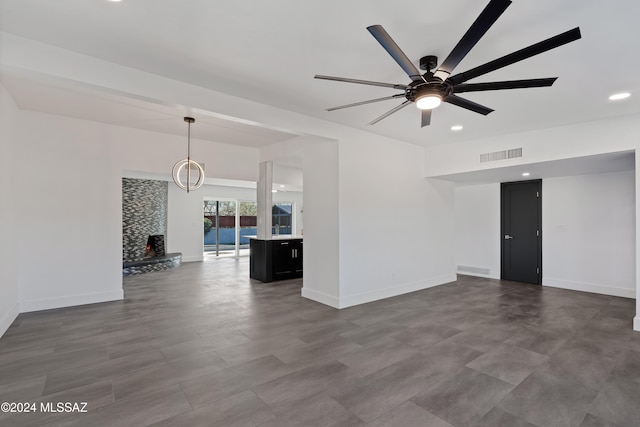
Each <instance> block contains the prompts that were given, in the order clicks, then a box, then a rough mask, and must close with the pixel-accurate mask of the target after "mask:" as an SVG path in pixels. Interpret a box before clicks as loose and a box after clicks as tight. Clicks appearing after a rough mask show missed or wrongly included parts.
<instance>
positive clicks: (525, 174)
mask: <svg viewBox="0 0 640 427" xmlns="http://www.w3.org/2000/svg"><path fill="white" fill-rule="evenodd" d="M529 175H531V174H530V173H529V172H522V176H529Z"/></svg>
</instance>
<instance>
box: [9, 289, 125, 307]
mask: <svg viewBox="0 0 640 427" xmlns="http://www.w3.org/2000/svg"><path fill="white" fill-rule="evenodd" d="M123 298H124V292H123V290H122V289H118V290H116V291H111V292H99V293H95V294H84V295H70V296H66V297H57V298H44V299H37V300H36V299H34V300H27V301H22V302H20V312H21V313H28V312H31V311H40V310H51V309H54V308H63V307H72V306H75V305H84V304H96V303H99V302H107V301H117V300H121V299H123Z"/></svg>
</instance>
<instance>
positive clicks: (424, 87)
mask: <svg viewBox="0 0 640 427" xmlns="http://www.w3.org/2000/svg"><path fill="white" fill-rule="evenodd" d="M510 4H511V0H491V1H490V2H489V4H488V5H487V6H486V7H485V9H484V10H483V11H482V13H480V15H479V16H478V18H477V19H476V20H475V22H474V23H473V24H472V25H471V27H470V28H469V29H468V30H467V32H466V33H465V34H464V36H462V39H460V41H459V42H458V44H457V45H456V46H455V47H454V48H453V50H452V51H451V53H450V54H449V56H447V58H446V59H445V60H444V62H443V63H442V64H440V66H439V67H438V68H437V69H436V65H437V63H438V58H437V57H436V56H433V55H429V56H425V57H423V58H421V59H420V68H421V69H422V70H424V71H426V72H425V73H424V74H421V72H420V71H418V69H417V68H416V66H415V65H414V64H413V63H412V62H411V60H410V59H409V58H408V57H407V55H405V53H404V52H403V51H402V49H400V47H399V46H398V45H397V44H396V42H395V41H393V39H392V38H391V36H390V35H389V34H388V33H387V32H386V31H385V29H384V28H382V26H381V25H372V26H370V27H367V30H369V32H370V33H371V35H373V37H375V39H376V40H377V41H378V43H380V44H381V45H382V47H383V48H384V49H385V50H386V51H387V52H388V53H389V55H391V57H392V58H393V59H394V60H395V61H396V62H397V63H398V65H400V67H401V68H402V69H403V70H404V72H405V73H407V75H408V76H409V78H410V79H411V83H409V84H392V83H383V82H375V81H369V80H358V79H347V78H342V77H333V76H323V75H316V76H315V78H316V79H322V80H334V81H339V82H346V83H358V84H364V85H370V86H381V87H388V88H391V89H399V90H403V91H404V92H403V93H398V94H395V95H391V96H386V97H383V98H376V99H371V100H367V101H361V102H356V103H353V104H347V105H341V106H339V107H333V108H329V109H327V111H335V110H340V109H342V108H349V107H356V106H358V105H364V104H370V103H373V102H379V101H386V100H389V99H395V98H403V97H404V98H406V100H405V101H404V102H403V103H402V104H400V105H398V106H397V107H395V108H393V109H392V110H390V111H388V112H386V113H384V114H383V115H381V116H380V117H378V118H376V119H374V120H373V121H372V122H370V123H369V124H370V125H373V124H376V123H378V122H379V121H380V120H382V119H384V118H386V117H389V116H390V115H391V114H393V113H395V112H397V111H399V110H401V109H402V108H404V107H406V106H407V105H409V104H411V103H412V102H414V103H415V104H416V106H417V107H418V108H419V109H420V110H422V127H424V126H428V125H429V124H430V123H431V110H432V109H434V108H436V107H437V106H439V105H440V103H442V102H448V103H449V104H453V105H457V106H458V107H462V108H466V109H467V110H471V111H474V112H476V113H479V114H483V115H485V116H486V115H487V114H489V113H490V112H492V111H493V110H492V109H491V108H488V107H485V106H484V105H480V104H477V103H475V102H472V101H469V100H468V99H465V98H461V97H459V96H458V95H457V94H458V93H463V92H481V91H487V90H502V89H523V88H531V87H545V86H551V85H552V84H553V83H554V82H555V81H556V79H557V77H549V78H542V79H526V80H508V81H499V82H490V83H465V82H466V81H468V80H471V79H473V78H475V77H478V76H482V75H484V74H487V73H490V72H491V71H495V70H497V69H500V68H503V67H506V66H507V65H511V64H514V63H516V62H519V61H522V60H524V59H527V58H530V57H532V56H535V55H538V54H540V53H543V52H546V51H548V50H551V49H555V48H556V47H559V46H562V45H565V44H567V43H570V42H572V41H575V40H578V39H579V38H580V37H581V35H580V28H578V27H576V28H574V29H572V30H569V31H567V32H564V33H562V34H558V35H557V36H554V37H551V38H549V39H547V40H543V41H541V42H539V43H536V44H533V45H531V46H528V47H525V48H524V49H520V50H518V51H516V52H513V53H510V54H508V55H505V56H503V57H501V58H498V59H495V60H493V61H490V62H487V63H486V64H483V65H480V66H478V67H475V68H472V69H471V70H468V71H465V72H463V73H459V74H455V75H451V74H452V73H453V70H454V69H455V67H456V66H457V65H458V64H459V63H460V62H461V61H462V59H463V58H464V57H465V56H466V55H467V54H468V53H469V51H471V49H472V48H473V47H474V46H475V45H476V43H478V41H479V40H480V39H481V38H482V36H483V35H484V34H485V33H486V32H487V30H489V28H490V27H491V26H492V25H493V23H494V22H496V21H497V20H498V18H499V17H500V15H502V13H503V12H504V11H505V10H506V9H507V7H509V5H510ZM432 70H435V71H432Z"/></svg>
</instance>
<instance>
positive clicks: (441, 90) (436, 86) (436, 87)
mask: <svg viewBox="0 0 640 427" xmlns="http://www.w3.org/2000/svg"><path fill="white" fill-rule="evenodd" d="M425 78H426V80H427V81H426V82H422V81H417V82H411V83H410V84H409V86H408V87H407V89H405V92H404V96H405V97H406V98H407V99H408V100H409V101H411V102H416V100H417V99H419V98H422V97H423V96H429V95H431V96H434V95H435V96H438V97H440V99H445V98H446V97H447V96H449V95H451V94H452V93H453V86H452V85H451V83H449V82H448V81H446V80H445V81H442V80H440V79H439V78H437V77H430V78H429V77H428V76H427V75H425Z"/></svg>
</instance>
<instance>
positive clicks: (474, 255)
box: [455, 183, 501, 279]
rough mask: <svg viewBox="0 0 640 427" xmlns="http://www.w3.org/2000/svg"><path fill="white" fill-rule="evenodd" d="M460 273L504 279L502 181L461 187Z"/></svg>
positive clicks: (457, 234)
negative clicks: (501, 231) (501, 208)
mask: <svg viewBox="0 0 640 427" xmlns="http://www.w3.org/2000/svg"><path fill="white" fill-rule="evenodd" d="M455 210H456V215H455V218H456V231H455V242H456V265H457V266H458V273H460V274H468V275H473V276H480V277H490V278H494V279H499V278H500V244H501V241H500V184H499V183H496V184H483V185H469V186H457V187H456V190H455Z"/></svg>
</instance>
